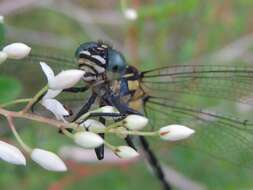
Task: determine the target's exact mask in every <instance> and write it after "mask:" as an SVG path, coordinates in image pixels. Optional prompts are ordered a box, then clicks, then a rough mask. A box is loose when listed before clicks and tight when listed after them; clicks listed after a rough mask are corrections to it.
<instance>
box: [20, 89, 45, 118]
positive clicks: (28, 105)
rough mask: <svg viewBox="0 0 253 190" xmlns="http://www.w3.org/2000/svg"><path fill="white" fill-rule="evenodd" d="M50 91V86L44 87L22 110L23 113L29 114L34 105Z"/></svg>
mask: <svg viewBox="0 0 253 190" xmlns="http://www.w3.org/2000/svg"><path fill="white" fill-rule="evenodd" d="M47 90H48V86H45V87H43V88H42V89H41V90H40V91H39V92H38V93H37V94H36V95H35V96H34V97H33V98H32V99H31V100H30V101H29V103H28V104H27V105H26V107H25V108H24V109H23V110H22V112H23V113H26V112H28V110H29V109H30V108H31V107H32V106H33V104H34V103H35V102H36V101H37V100H38V99H39V98H40V97H41V96H42V95H43V94H44V93H45V92H46V91H47Z"/></svg>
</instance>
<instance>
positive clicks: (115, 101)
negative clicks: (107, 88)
mask: <svg viewBox="0 0 253 190" xmlns="http://www.w3.org/2000/svg"><path fill="white" fill-rule="evenodd" d="M106 98H107V100H108V101H109V102H110V103H111V104H112V105H113V106H114V107H116V108H117V109H118V110H119V112H120V113H122V114H138V115H140V113H139V112H137V111H135V110H133V109H131V108H129V107H128V106H127V104H123V103H121V102H120V97H119V96H114V95H111V96H110V95H109V96H108V97H106ZM125 141H126V143H127V145H129V146H130V147H132V148H133V149H135V150H136V147H135V145H134V143H133V141H132V138H131V136H129V135H128V136H127V137H126V138H125Z"/></svg>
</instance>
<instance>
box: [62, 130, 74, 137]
mask: <svg viewBox="0 0 253 190" xmlns="http://www.w3.org/2000/svg"><path fill="white" fill-rule="evenodd" d="M61 130H62V132H63V134H64V135H66V136H67V137H69V138H71V139H74V135H73V134H72V133H70V132H69V131H68V130H66V129H61Z"/></svg>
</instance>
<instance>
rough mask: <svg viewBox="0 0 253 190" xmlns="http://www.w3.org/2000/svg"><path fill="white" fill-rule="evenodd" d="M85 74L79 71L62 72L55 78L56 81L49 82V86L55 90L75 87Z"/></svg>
mask: <svg viewBox="0 0 253 190" xmlns="http://www.w3.org/2000/svg"><path fill="white" fill-rule="evenodd" d="M84 73H85V72H84V71H82V70H77V69H71V70H66V71H62V72H60V73H59V74H58V75H56V76H55V77H54V80H51V81H48V86H49V88H51V89H53V90H61V89H66V88H70V87H73V86H74V85H75V84H76V83H78V82H79V80H80V79H81V78H82V77H83V75H84Z"/></svg>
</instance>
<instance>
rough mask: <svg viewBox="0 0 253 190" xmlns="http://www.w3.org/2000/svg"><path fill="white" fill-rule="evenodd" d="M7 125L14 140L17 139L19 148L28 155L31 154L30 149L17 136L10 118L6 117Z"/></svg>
mask: <svg viewBox="0 0 253 190" xmlns="http://www.w3.org/2000/svg"><path fill="white" fill-rule="evenodd" d="M7 120H8V123H9V127H10V128H11V131H12V133H13V134H14V136H15V138H16V139H17V141H18V143H19V144H20V146H21V147H22V148H23V149H24V150H25V151H26V152H28V153H31V152H32V149H31V148H30V147H29V146H28V145H26V144H25V143H24V141H23V140H22V139H21V137H20V136H19V134H18V132H17V130H16V128H15V125H14V124H13V121H12V118H11V117H7Z"/></svg>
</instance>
